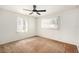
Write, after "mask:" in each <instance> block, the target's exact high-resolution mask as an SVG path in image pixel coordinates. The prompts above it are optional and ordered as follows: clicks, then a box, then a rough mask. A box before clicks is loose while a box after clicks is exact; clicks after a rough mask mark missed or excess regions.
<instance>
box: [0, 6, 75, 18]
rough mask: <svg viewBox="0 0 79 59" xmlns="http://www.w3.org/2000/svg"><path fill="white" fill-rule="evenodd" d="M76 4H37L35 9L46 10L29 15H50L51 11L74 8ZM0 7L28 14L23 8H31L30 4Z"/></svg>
mask: <svg viewBox="0 0 79 59" xmlns="http://www.w3.org/2000/svg"><path fill="white" fill-rule="evenodd" d="M75 7H76V5H37V9H39V10H40V9H46V12H40V13H41V15H37V14H36V13H34V14H32V15H30V16H35V17H40V16H44V15H50V14H53V13H57V12H61V11H64V10H67V9H71V8H75ZM0 8H2V9H6V10H10V11H13V12H17V13H21V14H24V15H29V13H31V12H30V11H25V10H23V9H29V10H32V8H33V6H32V5H0Z"/></svg>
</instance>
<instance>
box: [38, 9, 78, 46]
mask: <svg viewBox="0 0 79 59" xmlns="http://www.w3.org/2000/svg"><path fill="white" fill-rule="evenodd" d="M56 16H60V20H61V24H60V29H59V30H53V29H44V28H41V25H40V24H41V20H42V19H45V18H48V19H49V18H50V19H52V18H53V17H56ZM77 18H78V19H77ZM76 22H77V23H76ZM77 24H78V25H77ZM76 26H77V27H78V28H77V27H76ZM77 33H78V34H77ZM38 35H40V36H43V37H47V38H51V39H55V40H58V41H62V42H66V43H71V44H75V45H79V36H78V35H79V9H73V10H67V11H65V12H62V13H58V14H55V15H49V16H44V17H40V18H38ZM77 36H78V38H77Z"/></svg>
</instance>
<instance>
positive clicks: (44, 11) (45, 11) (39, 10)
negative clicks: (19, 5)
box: [37, 10, 46, 12]
mask: <svg viewBox="0 0 79 59" xmlns="http://www.w3.org/2000/svg"><path fill="white" fill-rule="evenodd" d="M37 12H46V10H37Z"/></svg>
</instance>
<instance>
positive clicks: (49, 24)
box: [41, 18, 58, 29]
mask: <svg viewBox="0 0 79 59" xmlns="http://www.w3.org/2000/svg"><path fill="white" fill-rule="evenodd" d="M41 27H42V28H49V29H50V28H52V29H57V28H58V19H57V18H52V19H41Z"/></svg>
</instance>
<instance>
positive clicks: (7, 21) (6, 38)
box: [0, 9, 35, 44]
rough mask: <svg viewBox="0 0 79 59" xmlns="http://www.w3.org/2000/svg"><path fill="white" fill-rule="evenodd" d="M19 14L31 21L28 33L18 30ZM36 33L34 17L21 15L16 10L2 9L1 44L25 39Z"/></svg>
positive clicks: (0, 24)
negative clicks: (18, 31)
mask: <svg viewBox="0 0 79 59" xmlns="http://www.w3.org/2000/svg"><path fill="white" fill-rule="evenodd" d="M17 16H21V17H23V18H25V19H27V20H28V21H29V31H28V32H27V33H17V32H16V20H17ZM34 35H35V19H34V17H29V16H24V15H20V14H17V13H14V12H10V11H7V10H3V9H0V44H3V43H7V42H10V41H15V40H19V39H23V38H26V37H30V36H34Z"/></svg>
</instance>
